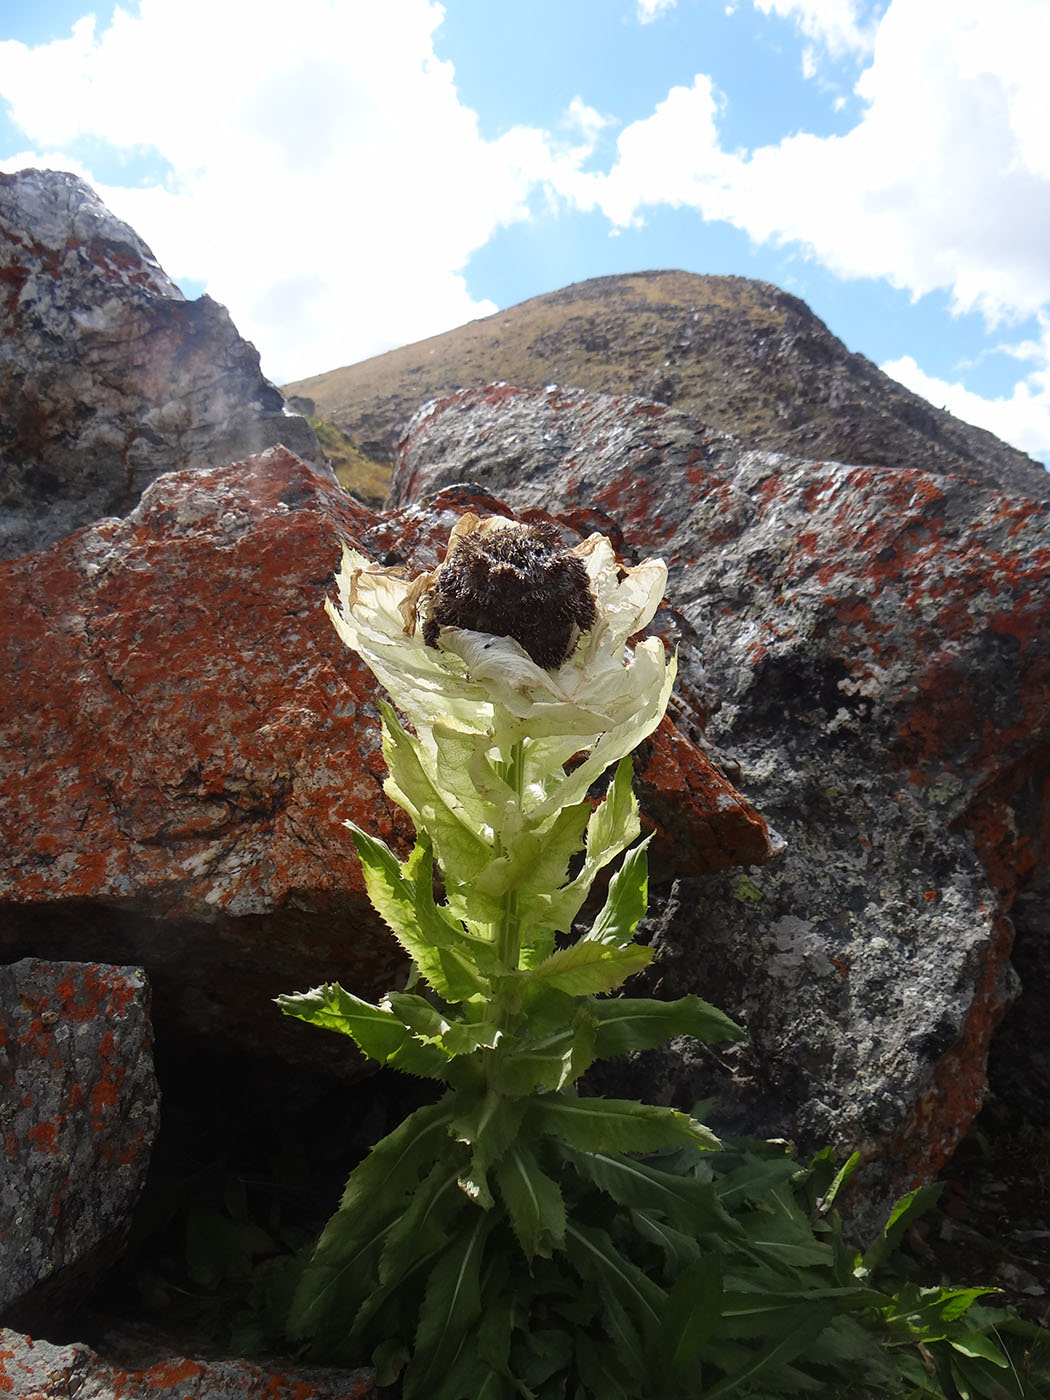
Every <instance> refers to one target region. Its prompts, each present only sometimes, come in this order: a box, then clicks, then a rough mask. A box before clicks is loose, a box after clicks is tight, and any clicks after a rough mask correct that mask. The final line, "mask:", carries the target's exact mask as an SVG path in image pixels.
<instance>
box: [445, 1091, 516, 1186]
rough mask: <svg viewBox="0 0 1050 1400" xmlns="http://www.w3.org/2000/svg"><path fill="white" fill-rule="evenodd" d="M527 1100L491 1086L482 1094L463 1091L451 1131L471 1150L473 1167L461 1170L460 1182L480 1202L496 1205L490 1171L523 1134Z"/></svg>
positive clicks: (459, 1096) (450, 1125)
mask: <svg viewBox="0 0 1050 1400" xmlns="http://www.w3.org/2000/svg"><path fill="white" fill-rule="evenodd" d="M526 1107H527V1102H526V1100H524V1099H508V1098H505V1097H504V1096H503V1095H502V1094H501V1093H499V1092H497V1091H496V1090H494V1089H492V1088H490V1089H488V1090H487V1091H486V1092H484V1093H479V1094H472V1095H467V1094H460V1095H458V1098H457V1104H456V1113H455V1116H454V1117H453V1119H452V1122H451V1123H450V1124H449V1133H450V1134H451V1135H452V1136H453V1137H454V1138H456V1139H457V1141H459V1142H461V1143H463V1144H464V1146H466V1147H467V1149H468V1150H469V1152H470V1166H469V1168H467V1169H465V1170H464V1171H462V1172H461V1173H460V1177H459V1184H460V1186H461V1187H462V1189H463V1190H464V1191H465V1192H466V1194H467V1195H468V1196H469V1197H470V1198H471V1200H473V1201H474V1202H476V1204H477V1205H479V1206H482V1207H484V1209H486V1210H488V1209H489V1207H491V1205H492V1204H493V1201H492V1192H491V1191H490V1189H489V1185H488V1172H489V1169H490V1168H491V1167H493V1166H494V1165H495V1164H496V1163H497V1162H498V1161H499V1160H500V1158H501V1157H502V1156H503V1154H504V1152H506V1150H507V1148H508V1147H509V1146H510V1145H511V1143H512V1142H514V1141H515V1140H516V1139H517V1137H518V1134H519V1129H520V1127H521V1120H522V1118H523V1117H524V1114H525V1109H526Z"/></svg>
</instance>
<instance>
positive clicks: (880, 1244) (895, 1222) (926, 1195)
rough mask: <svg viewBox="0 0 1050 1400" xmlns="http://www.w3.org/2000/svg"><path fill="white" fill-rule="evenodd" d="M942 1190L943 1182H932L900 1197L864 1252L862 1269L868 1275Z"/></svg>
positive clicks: (932, 1203) (934, 1201) (934, 1202)
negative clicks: (880, 1230) (884, 1223)
mask: <svg viewBox="0 0 1050 1400" xmlns="http://www.w3.org/2000/svg"><path fill="white" fill-rule="evenodd" d="M943 1190H944V1183H943V1182H934V1183H933V1184H931V1185H929V1186H918V1187H916V1189H915V1190H914V1191H909V1192H908V1194H907V1195H906V1196H902V1197H901V1199H900V1200H899V1201H898V1202H897V1204H896V1205H895V1206H894V1207H893V1210H892V1211H891V1212H890V1218H889V1219H888V1220H887V1222H886V1225H885V1228H884V1229H883V1231H882V1233H881V1234H880V1235H879V1237H878V1239H876V1240H875V1241H874V1243H873V1244H872V1245H871V1246H870V1247H869V1248H868V1249H866V1250H865V1251H864V1268H865V1269H867V1270H868V1272H869V1273H871V1272H873V1271H874V1270H875V1269H877V1268H878V1267H879V1266H880V1265H881V1264H882V1263H883V1262H884V1261H885V1260H886V1259H887V1258H889V1256H890V1255H891V1254H892V1253H893V1251H894V1250H895V1249H896V1248H897V1245H898V1244H899V1243H900V1239H901V1236H902V1235H903V1234H904V1231H905V1230H906V1229H907V1228H908V1226H909V1225H911V1224H914V1222H915V1221H916V1220H917V1219H918V1217H919V1216H920V1215H923V1214H924V1213H925V1212H926V1211H927V1210H929V1209H930V1207H931V1206H933V1205H935V1204H936V1202H937V1199H938V1197H939V1196H940V1194H941V1192H942V1191H943Z"/></svg>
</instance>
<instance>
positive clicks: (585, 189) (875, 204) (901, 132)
mask: <svg viewBox="0 0 1050 1400" xmlns="http://www.w3.org/2000/svg"><path fill="white" fill-rule="evenodd" d="M1047 52H1050V5H1048V4H1046V3H1045V0H997V3H996V5H994V6H990V5H988V3H987V0H950V3H948V0H893V3H892V4H891V5H890V7H889V9H888V10H887V11H886V14H885V16H884V18H883V20H882V23H881V24H880V26H879V29H878V34H877V37H876V44H875V50H874V55H873V59H872V62H871V65H870V66H869V67H868V68H867V69H866V70H865V71H864V73H863V74H862V75H861V77H860V80H859V83H858V93H859V95H860V96H861V97H862V99H863V100H864V102H865V110H864V112H863V115H862V116H861V118H860V119H859V121H858V122H857V124H856V125H855V126H854V127H853V129H852V130H851V131H849V132H848V133H847V134H845V135H843V136H826V137H821V136H815V135H812V134H810V133H806V132H801V133H799V134H797V135H793V136H790V137H787V138H785V139H784V140H783V141H781V142H780V143H779V144H778V145H775V146H774V145H770V146H762V147H759V148H758V149H756V150H754V151H753V152H751V153H747V152H731V151H727V150H725V149H723V146H722V142H721V135H720V132H719V130H718V117H719V108H720V103H721V101H722V99H721V98H720V96H719V95H718V94H717V92H716V91H715V89H714V87H713V85H712V82H711V80H710V78H709V77H707V76H706V75H704V74H697V76H696V78H695V79H694V81H693V85H692V87H691V88H682V87H675V88H672V89H671V91H670V92H669V94H668V96H667V97H666V98H665V99H664V101H663V102H661V103H660V104H658V106H657V107H656V108H655V110H654V111H653V113H652V114H651V115H650V116H649V117H646V118H644V119H642V120H640V121H636V122H633V123H632V124H631V125H629V126H627V127H626V128H625V129H624V130H623V131H622V132H621V133H620V136H619V140H618V155H617V160H616V162H615V164H614V165H613V167H612V168H611V170H610V171H609V172H608V173H607V174H606V175H605V176H596V177H594V178H593V179H592V180H590V181H588V182H587V183H585V184H579V183H577V184H576V185H575V187H574V190H573V194H574V196H575V197H576V198H578V199H580V200H581V201H582V202H584V203H585V204H586V205H588V207H593V206H595V205H597V206H599V207H601V208H602V209H603V210H604V211H605V213H606V214H607V216H608V217H609V218H610V220H612V222H613V223H615V224H618V225H620V226H621V227H622V226H626V225H629V224H632V223H637V222H638V221H639V219H640V218H642V217H643V214H644V210H645V208H646V206H651V205H657V204H671V205H679V206H687V207H693V208H695V209H697V210H698V211H699V212H700V213H701V214H702V215H703V216H704V217H705V218H707V219H724V220H727V221H728V222H730V223H732V224H734V225H736V226H737V227H738V228H742V229H744V230H746V232H747V233H749V234H750V235H751V237H752V238H754V239H755V240H756V241H760V242H762V241H772V242H778V243H785V244H794V245H798V246H801V247H802V248H803V249H804V250H805V251H806V252H807V253H809V254H810V255H811V256H814V257H816V258H818V259H819V260H820V261H821V262H823V263H824V264H825V265H826V266H827V267H828V268H830V269H831V270H832V271H833V272H835V273H837V274H839V275H841V276H847V277H884V278H886V279H887V280H888V281H889V282H890V283H891V284H892V285H893V286H894V287H897V288H902V289H905V290H907V291H910V292H911V293H912V294H913V295H914V296H916V297H918V296H922V295H923V294H925V293H927V292H930V291H933V290H935V289H947V290H948V291H949V292H950V294H951V296H952V299H953V302H954V305H955V306H956V308H957V309H959V310H978V311H981V312H983V313H984V315H985V316H986V317H988V319H989V320H990V321H995V320H996V319H1003V318H1007V319H1008V318H1010V317H1014V316H1027V315H1031V314H1032V313H1033V312H1034V311H1036V310H1037V309H1038V308H1040V307H1041V306H1043V305H1045V304H1046V303H1047V301H1048V300H1050V239H1048V238H1047V229H1048V228H1050V142H1047V140H1046V132H1047V131H1050V83H1047V82H1046V78H1045V73H1044V64H1043V55H1045V54H1046V53H1047Z"/></svg>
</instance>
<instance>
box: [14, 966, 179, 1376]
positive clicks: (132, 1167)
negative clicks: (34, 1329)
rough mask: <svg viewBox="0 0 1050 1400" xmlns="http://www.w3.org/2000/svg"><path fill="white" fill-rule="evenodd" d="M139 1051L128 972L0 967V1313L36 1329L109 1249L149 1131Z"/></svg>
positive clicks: (119, 1238)
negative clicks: (0, 1260) (39, 1322)
mask: <svg viewBox="0 0 1050 1400" xmlns="http://www.w3.org/2000/svg"><path fill="white" fill-rule="evenodd" d="M151 1048H152V1028H151V1025H150V1018H149V993H148V989H147V987H146V983H145V979H144V977H143V975H142V972H141V971H140V970H139V969H138V968H131V967H106V966H101V965H99V964H98V963H70V962H66V963H60V962H43V961H41V960H39V959H36V958H26V959H23V960H22V961H20V962H16V963H15V964H14V965H13V966H8V967H0V1162H2V1163H3V1171H2V1172H0V1259H2V1263H3V1267H2V1268H0V1319H2V1320H4V1321H7V1322H10V1323H14V1322H16V1321H17V1323H18V1324H19V1325H21V1326H24V1327H31V1326H35V1323H36V1321H37V1320H38V1319H40V1318H41V1317H44V1316H48V1315H53V1314H54V1312H55V1310H56V1309H59V1310H60V1309H61V1308H62V1307H63V1305H65V1304H68V1303H70V1302H71V1301H73V1300H75V1299H76V1298H78V1297H79V1296H81V1295H82V1294H83V1293H84V1292H85V1291H87V1290H88V1289H89V1288H90V1286H91V1284H92V1283H93V1282H94V1281H95V1279H97V1278H98V1277H99V1276H100V1274H101V1273H102V1272H103V1271H104V1270H105V1269H106V1268H107V1267H108V1265H109V1264H111V1263H112V1262H113V1259H114V1258H115V1257H116V1256H117V1254H118V1253H119V1251H120V1248H121V1246H122V1244H123V1242H124V1237H125V1235H126V1232H127V1227H128V1224H129V1222H130V1219H131V1212H132V1210H133V1209H134V1207H135V1205H136V1203H137V1201H138V1198H139V1193H140V1191H141V1189H142V1186H143V1183H144V1181H145V1177H146V1169H147V1167H148V1166H149V1161H150V1152H151V1150H152V1147H153V1140H154V1137H155V1135H156V1131H157V1125H158V1118H159V1104H158V1098H157V1082H156V1079H155V1078H154V1075H153V1057H152V1053H151ZM2 1375H3V1371H2V1368H0V1390H3V1389H4V1386H3V1381H2Z"/></svg>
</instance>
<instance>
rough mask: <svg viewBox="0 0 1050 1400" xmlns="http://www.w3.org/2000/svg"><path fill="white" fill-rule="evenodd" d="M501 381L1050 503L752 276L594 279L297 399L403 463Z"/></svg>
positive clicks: (984, 446) (1002, 450) (1029, 475)
mask: <svg viewBox="0 0 1050 1400" xmlns="http://www.w3.org/2000/svg"><path fill="white" fill-rule="evenodd" d="M496 380H503V381H506V382H507V383H508V384H515V385H518V386H519V387H520V388H533V389H542V388H544V387H545V386H546V385H548V384H559V385H561V386H562V388H581V389H589V390H591V391H592V392H597V391H601V392H604V393H623V394H632V395H634V396H637V397H644V398H650V399H656V400H659V401H660V402H661V403H665V404H673V405H674V407H675V408H677V409H680V410H681V411H683V412H686V413H689V414H691V415H693V416H694V417H698V418H701V419H702V420H703V421H704V422H705V423H709V424H711V425H712V426H714V427H716V428H718V429H720V430H721V431H723V432H727V433H732V434H733V435H734V436H735V437H737V438H739V440H740V441H741V442H742V443H743V444H744V445H745V446H747V447H754V448H762V449H764V450H766V451H775V452H791V453H794V454H795V455H796V456H799V457H804V458H806V459H808V460H811V461H812V460H816V459H818V458H821V457H830V458H833V459H835V460H837V461H842V462H853V463H860V464H867V465H873V466H891V467H917V468H920V469H921V470H923V471H930V472H934V473H936V474H938V475H944V474H946V473H955V474H958V475H962V476H968V477H972V478H974V479H975V480H977V481H981V482H983V483H984V484H985V485H998V486H1001V487H1004V488H1005V489H1007V490H1013V491H1021V492H1024V493H1026V494H1028V495H1033V496H1035V497H1037V498H1038V499H1044V500H1045V499H1047V498H1048V497H1050V476H1048V475H1047V473H1046V471H1045V470H1044V469H1043V467H1042V466H1041V465H1040V463H1038V462H1036V461H1033V459H1032V458H1031V457H1028V456H1026V455H1025V454H1024V453H1023V452H1019V451H1017V449H1016V448H1013V447H1009V446H1007V444H1006V443H1004V442H1001V441H1000V440H999V439H998V438H996V437H994V436H993V435H992V434H991V433H989V432H986V431H984V429H982V428H975V427H973V426H972V425H971V424H969V423H964V422H962V420H961V419H959V418H956V417H954V416H953V415H952V414H951V413H947V412H945V410H944V409H938V408H934V407H933V406H932V405H931V404H928V403H927V402H926V401H925V400H924V399H922V398H920V397H919V395H918V394H913V393H912V392H911V391H910V390H909V389H906V388H905V387H904V385H903V384H899V383H897V381H896V380H894V379H891V378H890V377H889V376H888V375H886V374H884V373H883V372H882V371H881V370H880V369H878V368H877V367H876V366H875V365H873V364H872V363H871V361H870V360H867V359H865V358H864V356H863V355H855V354H851V353H850V352H849V350H847V349H846V347H845V345H843V343H842V341H841V340H839V339H838V338H837V337H836V336H834V335H832V333H831V331H830V330H829V329H828V327H827V326H826V325H824V323H823V322H822V321H821V320H820V319H819V318H818V317H817V316H815V315H814V314H813V312H812V311H811V310H810V309H809V307H808V306H807V305H806V304H805V302H803V301H800V300H799V298H798V297H794V296H791V295H790V293H788V292H785V291H782V290H781V289H780V288H779V287H774V286H773V285H771V284H770V283H769V282H758V281H754V280H752V279H750V278H747V277H714V276H707V277H703V276H697V275H696V274H694V273H689V272H674V271H651V272H630V273H622V274H618V275H615V276H610V277H592V278H590V279H588V280H587V281H586V282H576V283H574V284H573V285H572V286H570V287H562V288H560V289H559V290H558V291H555V292H547V293H545V294H544V295H543V296H538V297H533V298H531V300H529V301H525V302H522V303H521V304H520V305H518V306H511V307H507V308H506V310H503V311H498V312H497V313H496V314H495V315H493V316H486V317H485V318H483V319H482V320H478V321H471V322H470V324H469V325H466V326H459V327H457V328H456V329H455V330H451V331H446V332H444V333H443V334H442V335H436V336H431V337H430V339H428V340H422V341H419V342H418V343H417V344H415V345H405V346H402V347H401V348H400V349H397V350H390V351H388V352H387V353H386V354H384V355H377V356H375V357H374V358H373V359H370V360H362V361H361V362H359V363H358V364H354V365H347V366H345V367H344V368H342V369H332V370H328V371H326V372H325V373H324V374H318V375H314V376H313V377H312V378H310V379H303V380H299V381H297V382H296V383H295V384H291V385H288V386H287V390H288V392H289V393H290V394H294V395H302V396H304V397H306V398H308V401H309V402H311V403H312V405H313V408H312V410H311V417H314V416H320V417H321V418H322V419H325V420H329V421H330V422H331V424H333V425H334V426H335V427H336V428H338V429H339V430H340V431H341V432H342V433H345V434H346V435H348V436H349V438H350V439H351V440H352V441H353V442H354V443H356V444H357V446H358V447H359V448H360V449H361V450H362V451H363V452H364V453H366V454H367V456H368V457H370V458H373V459H376V460H377V461H379V460H386V461H391V460H392V459H393V458H394V457H395V456H396V447H397V440H398V437H399V436H400V433H401V431H402V429H403V427H404V425H405V424H406V423H407V422H408V420H409V418H410V417H411V416H412V414H413V413H414V412H415V411H416V410H417V409H418V408H419V407H420V405H421V404H422V403H423V402H424V401H425V400H429V399H432V398H435V397H441V396H444V395H447V394H449V393H451V392H452V391H453V390H455V389H459V388H470V387H472V386H481V385H484V384H490V383H492V382H494V381H496Z"/></svg>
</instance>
